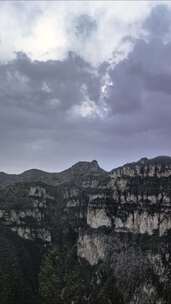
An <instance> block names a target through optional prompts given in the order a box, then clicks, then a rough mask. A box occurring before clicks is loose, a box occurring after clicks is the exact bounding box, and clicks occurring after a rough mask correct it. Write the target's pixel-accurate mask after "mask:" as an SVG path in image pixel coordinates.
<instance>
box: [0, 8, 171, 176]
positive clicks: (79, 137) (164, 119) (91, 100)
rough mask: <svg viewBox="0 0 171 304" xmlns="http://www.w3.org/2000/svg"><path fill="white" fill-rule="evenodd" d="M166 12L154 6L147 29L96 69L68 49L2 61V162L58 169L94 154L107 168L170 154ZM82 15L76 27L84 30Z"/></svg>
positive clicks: (170, 72) (170, 92)
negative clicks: (51, 56) (48, 56)
mask: <svg viewBox="0 0 171 304" xmlns="http://www.w3.org/2000/svg"><path fill="white" fill-rule="evenodd" d="M169 17H171V14H170V11H169V10H168V9H167V8H166V7H163V6H157V7H156V8H154V9H153V10H152V13H151V15H150V16H148V18H147V20H146V21H145V22H144V25H143V26H144V30H145V31H146V33H147V34H148V35H145V38H143V37H141V39H137V40H136V41H135V42H134V47H133V49H132V51H131V52H130V53H129V54H128V56H127V57H126V58H125V59H123V60H122V61H120V62H119V63H118V64H115V65H113V64H111V63H103V64H102V65H101V66H100V67H98V69H96V68H94V67H92V66H91V65H90V64H89V63H87V62H86V61H85V60H83V59H82V58H81V57H79V56H77V55H75V54H74V53H71V52H70V53H69V54H68V57H67V58H66V59H65V60H63V61H57V60H56V61H55V60H51V61H50V60H49V61H44V62H43V61H32V60H31V59H30V58H29V57H28V56H27V55H26V54H24V53H17V55H16V59H15V60H13V61H10V62H8V63H6V64H1V65H0V140H1V147H2V148H1V160H0V166H1V168H4V169H5V168H7V169H8V170H10V168H11V169H13V170H17V169H18V170H20V169H22V168H25V169H26V168H29V167H40V168H44V169H49V170H52V171H55V170H58V169H62V168H65V167H67V166H69V165H71V164H72V163H73V162H75V161H78V160H81V159H82V160H83V159H87V160H91V159H95V158H97V159H98V160H101V161H102V164H103V165H104V166H106V168H112V167H113V166H115V165H117V164H119V163H121V162H124V161H130V160H134V159H136V158H138V157H142V156H145V155H146V156H153V155H156V154H170V149H171V142H170V128H171V123H170V113H171V101H170V95H171V56H170V54H171V42H170V41H169V40H168V38H167V41H166V40H165V36H167V35H168V32H169V30H170V20H171V18H169ZM159 21H160V26H159V31H158V34H160V35H157V34H156V33H157V30H156V26H157V24H158V22H159ZM84 22H85V21H84ZM84 22H83V25H79V26H80V27H79V32H82V33H83V35H84V34H85V33H86V35H87V33H88V31H89V30H90V31H91V30H92V28H91V26H90V24H89V26H88V27H87V24H88V21H87V20H86V22H85V24H86V25H85V26H86V29H85V28H84ZM93 30H94V28H93ZM167 37H168V36H167ZM116 160H118V162H117V161H116ZM14 164H15V165H14Z"/></svg>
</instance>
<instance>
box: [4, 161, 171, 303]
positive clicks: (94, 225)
mask: <svg viewBox="0 0 171 304" xmlns="http://www.w3.org/2000/svg"><path fill="white" fill-rule="evenodd" d="M0 225H1V233H0V238H1V239H2V241H1V247H2V248H1V249H0V282H1V277H2V282H3V284H7V283H8V284H7V285H9V286H8V287H6V285H5V286H4V289H3V288H2V293H3V294H2V296H3V295H4V294H5V296H6V297H7V298H8V297H9V298H10V297H13V298H11V299H12V300H10V301H11V302H8V299H7V301H6V302H5V300H4V304H6V303H17V301H18V302H19V301H20V303H38V300H39V293H38V279H37V278H38V273H39V266H40V264H41V259H42V257H44V256H47V253H48V252H50V251H51V250H52V249H53V248H58V250H59V248H60V250H61V248H62V250H63V252H64V254H63V256H64V257H67V256H68V254H69V255H71V252H73V250H75V251H74V252H75V253H74V254H75V260H77V262H78V263H79V265H82V263H86V265H87V266H86V267H85V266H84V267H85V268H86V269H89V268H90V273H91V275H90V277H91V278H89V280H88V281H91V282H92V283H91V284H92V285H91V289H92V288H93V287H92V286H94V290H99V294H100V292H101V290H104V286H105V288H106V289H105V290H106V293H103V295H105V297H106V294H108V297H109V298H108V299H106V298H103V297H102V296H99V295H98V296H97V299H98V297H99V298H100V299H103V301H102V300H101V302H99V300H97V301H96V300H95V298H96V296H95V295H94V294H93V296H92V299H94V300H92V299H90V296H89V297H88V296H87V295H85V294H84V293H85V291H84V292H83V291H81V292H80V297H81V299H82V300H80V298H79V300H78V299H77V300H72V297H69V299H68V298H67V300H65V301H64V300H63V302H62V296H61V298H60V301H61V303H115V304H117V303H125V304H129V303H130V304H138V303H139V304H146V303H147V304H148V303H154V304H156V303H158V304H159V303H160V304H164V303H166V304H169V303H171V292H170V287H171V157H166V156H161V157H156V158H154V159H147V158H143V159H141V160H139V161H138V162H135V163H130V164H126V165H124V166H122V167H119V168H116V169H113V170H112V171H111V172H106V171H104V170H103V169H101V168H100V167H99V165H98V163H97V161H92V162H79V163H77V164H75V165H74V166H72V167H71V168H69V169H68V170H65V171H63V172H61V173H47V172H44V171H40V170H36V169H32V170H29V171H26V172H24V173H22V174H19V175H10V174H5V173H3V172H1V173H0ZM33 256H34V258H33ZM11 261H13V262H11ZM10 264H12V265H14V266H15V267H14V269H13V272H12V270H11V269H10ZM5 265H6V266H5ZM28 265H30V266H29V267H28ZM104 265H105V271H104ZM4 267H6V268H4ZM68 267H69V268H68V269H70V266H68ZM4 269H5V270H4ZM6 269H7V270H6ZM68 269H67V271H68ZM79 269H80V268H79ZM102 269H103V270H102ZM106 269H107V270H106ZM78 272H79V271H77V273H78ZM83 272H84V271H83ZM4 273H14V277H17V279H16V282H19V283H17V285H16V286H13V284H12V283H13V282H14V280H12V279H11V277H9V279H8V280H7V283H4V282H5V281H4V279H3V274H4ZM104 277H105V278H106V279H105V283H104V284H103V286H102V285H100V284H102V281H103V279H104ZM109 278H113V281H112V282H113V283H112V282H111V280H110V281H109ZM17 280H18V281H17ZM61 280H62V279H61ZM79 281H80V280H79ZM11 282H12V283H11ZM64 284H66V286H68V285H67V284H68V283H64ZM86 284H87V285H86ZM88 284H89V283H85V285H86V286H87V290H89V287H90V286H89V285H88ZM114 286H115V287H114ZM109 287H110V288H109ZM6 288H7V289H8V292H7V291H6ZM112 288H114V292H113V294H112V295H110V296H109V294H110V293H111V290H112ZM78 289H79V290H82V289H81V287H80V285H79V286H78ZM11 290H12V291H11ZM19 290H20V291H21V290H22V294H21V293H20V292H19ZM9 291H11V293H10V292H9ZM14 291H15V292H14ZM8 293H9V294H8ZM27 293H29V294H30V295H31V296H30V297H27V296H26V295H27ZM81 293H82V294H81ZM6 294H7V295H6ZM14 294H15V296H14ZM63 294H64V290H63V287H61V295H63ZM89 294H90V292H89ZM116 294H117V297H116ZM15 301H16V302H15ZM34 301H35V302H34ZM58 302H59V301H57V300H56V302H55V301H54V302H52V301H51V303H58ZM41 303H48V302H43V301H42V302H41Z"/></svg>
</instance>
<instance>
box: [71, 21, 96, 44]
mask: <svg viewBox="0 0 171 304" xmlns="http://www.w3.org/2000/svg"><path fill="white" fill-rule="evenodd" d="M96 29H97V23H96V21H95V20H94V19H93V18H92V17H90V16H88V15H80V16H79V17H77V18H76V20H74V31H75V34H76V36H77V37H78V38H81V39H86V38H89V36H90V35H91V34H92V33H93V32H94V31H95V30H96Z"/></svg>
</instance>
